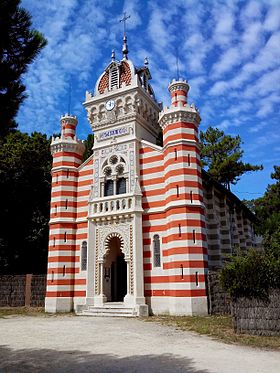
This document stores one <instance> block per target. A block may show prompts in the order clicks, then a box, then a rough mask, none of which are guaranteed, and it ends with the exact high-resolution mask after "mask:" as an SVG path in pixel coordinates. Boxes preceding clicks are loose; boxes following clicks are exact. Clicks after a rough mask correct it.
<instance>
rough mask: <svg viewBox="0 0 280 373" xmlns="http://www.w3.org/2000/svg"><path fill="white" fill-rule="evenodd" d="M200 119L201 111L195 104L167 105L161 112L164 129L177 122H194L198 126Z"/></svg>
mask: <svg viewBox="0 0 280 373" xmlns="http://www.w3.org/2000/svg"><path fill="white" fill-rule="evenodd" d="M200 121H201V118H200V115H199V112H198V111H197V109H196V108H195V107H194V106H190V105H185V106H183V105H179V106H176V107H175V106H174V107H173V106H171V107H165V108H164V110H163V111H162V112H160V114H159V125H160V126H161V128H162V129H165V127H166V126H167V125H168V124H172V123H176V122H187V123H192V124H194V125H195V126H197V127H198V126H199V123H200Z"/></svg>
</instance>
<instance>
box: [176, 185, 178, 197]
mask: <svg viewBox="0 0 280 373" xmlns="http://www.w3.org/2000/svg"><path fill="white" fill-rule="evenodd" d="M176 190H177V197H179V185H176Z"/></svg>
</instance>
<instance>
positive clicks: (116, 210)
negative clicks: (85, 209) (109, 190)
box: [89, 194, 142, 218]
mask: <svg viewBox="0 0 280 373" xmlns="http://www.w3.org/2000/svg"><path fill="white" fill-rule="evenodd" d="M136 211H142V198H141V196H138V195H133V194H122V195H121V194H119V195H114V196H108V197H102V198H98V199H94V200H92V201H91V202H90V207H89V217H92V218H97V217H105V216H109V215H115V214H127V213H132V212H136Z"/></svg>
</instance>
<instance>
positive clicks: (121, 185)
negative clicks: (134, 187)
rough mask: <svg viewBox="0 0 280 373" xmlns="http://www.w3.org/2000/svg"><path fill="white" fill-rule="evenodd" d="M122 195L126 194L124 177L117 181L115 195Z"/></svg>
mask: <svg viewBox="0 0 280 373" xmlns="http://www.w3.org/2000/svg"><path fill="white" fill-rule="evenodd" d="M124 193H126V179H125V178H124V177H120V178H119V179H118V180H117V194H124Z"/></svg>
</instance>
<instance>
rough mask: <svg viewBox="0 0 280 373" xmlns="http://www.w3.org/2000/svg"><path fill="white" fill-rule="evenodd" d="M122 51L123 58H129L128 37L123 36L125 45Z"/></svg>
mask: <svg viewBox="0 0 280 373" xmlns="http://www.w3.org/2000/svg"><path fill="white" fill-rule="evenodd" d="M122 53H123V58H124V59H125V60H127V55H128V47H127V37H126V36H124V37H123V47H122Z"/></svg>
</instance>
